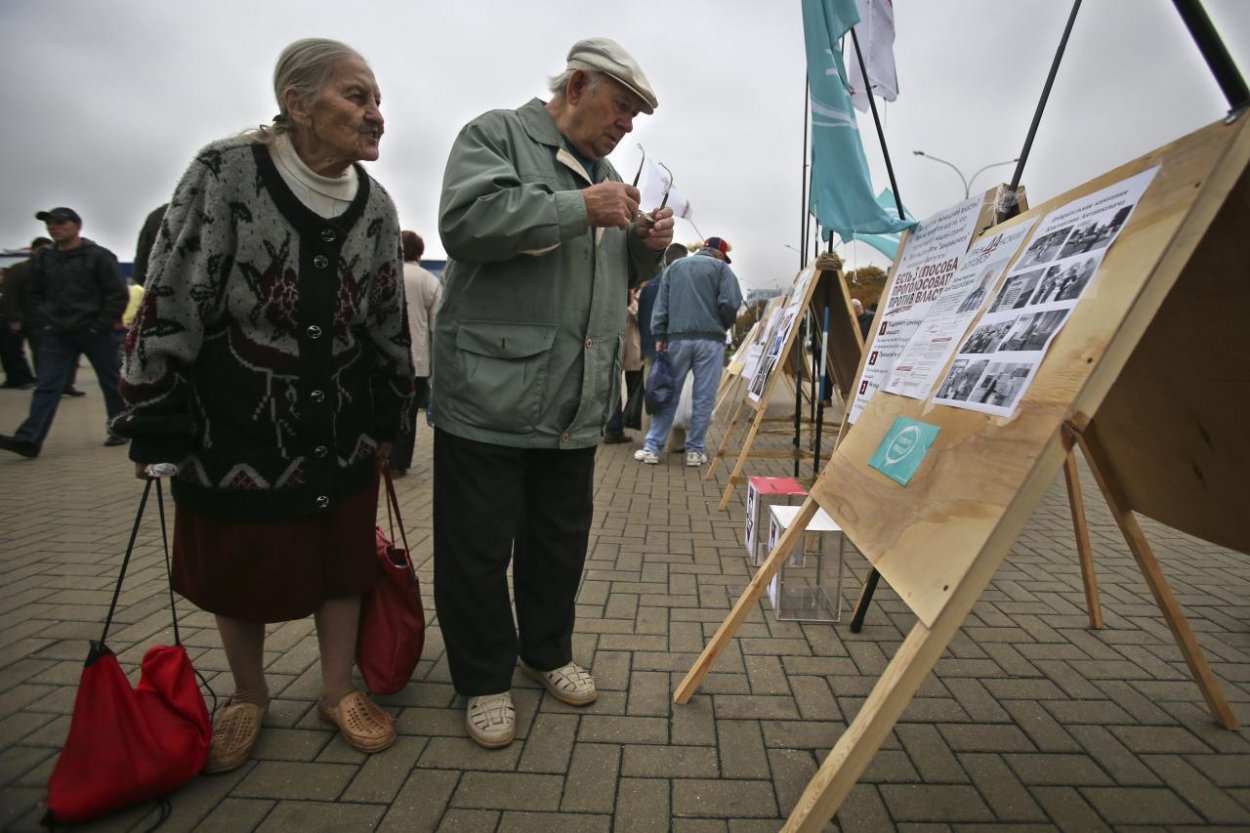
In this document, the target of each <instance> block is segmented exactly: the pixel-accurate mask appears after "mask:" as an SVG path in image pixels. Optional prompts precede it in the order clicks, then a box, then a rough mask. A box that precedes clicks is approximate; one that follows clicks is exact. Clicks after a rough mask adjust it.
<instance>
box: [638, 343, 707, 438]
mask: <svg viewBox="0 0 1250 833" xmlns="http://www.w3.org/2000/svg"><path fill="white" fill-rule="evenodd" d="M668 360H669V362H670V363H671V364H672V366H673V380H674V381H675V382H676V383H677V384H676V392H677V393H678V394H680V393H681V388H682V386H683V385H685V383H686V373H688V372H693V373H694V385H693V387H692V388H691V390H690V393H691V405H690V430H689V431H687V432H686V451H703V450H705V447H704V443H705V442H706V438H707V429H708V425H709V424H710V423H711V421H712V408H713V407H715V405H716V389H717V388H718V387H719V386H720V375H721V372H722V371H724V369H725V343H724V342H723V341H721V340H719V339H718V340H716V341H712V340H711V339H698V340H690V341H686V340H682V341H672V342H669V345H668ZM679 398H680V396H674V397H673V404H672V405H670V406H669V407H667V408H665V409H664V410H663V411H661V412H660V413H658V414H652V415H651V430H650V431H648V432H647V441H646V448H647V449H649V450H651V451H654V452H656V453H657V454H658V453H659V452H660V450H661V449H663V448H664V444H665V443H666V442H668V432H669V431H670V430H671V429H672V427H673V417H674V416H676V415H677V400H678V399H679Z"/></svg>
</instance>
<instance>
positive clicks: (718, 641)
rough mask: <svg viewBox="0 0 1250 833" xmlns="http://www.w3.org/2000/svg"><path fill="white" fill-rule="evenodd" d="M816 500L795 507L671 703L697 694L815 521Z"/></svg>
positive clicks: (679, 686) (688, 698) (682, 701)
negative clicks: (770, 548)
mask: <svg viewBox="0 0 1250 833" xmlns="http://www.w3.org/2000/svg"><path fill="white" fill-rule="evenodd" d="M816 509H817V506H816V500H815V499H814V498H812V497H808V498H807V500H805V501H803V505H802V506H800V507H799V512H798V514H797V515H795V516H794V520H793V521H791V522H790V525H789V526H788V527H786V531H785V532H784V533H782V535H781V539H780V540H779V541H778V542H777V546H776V547H774V548H773V551H772V552H770V553H769V554H768V557H767V558H765V559H764V563H763V564H761V565H760V568H759V570H758V571H756V573H755V577H754V578H752V579H751V583H750V584H748V585H747V587H746V589H745V590H743V591H742V595H741V596H739V597H738V601H737V602H735V603H734V606H733V609H732V610H730V611H729V615H728V616H726V617H725V621H723V622H721V626H720V627H719V628H717V629H716V633H715V634H714V635H713V636H712V640H711V641H710V642H708V644H707V647H706V648H704V649H703V653H701V654H699V658H698V659H697V660H695V663H694V665H692V666H691V667H690V670H689V671H687V672H686V676H685V677H683V678H682V681H681V683H680V684H678V686H677V692H676V693H675V694H674V695H673V702H674V703H686V702H688V701H689V700H690V698H691V697H692V696H693V695H694V693H695V691H696V690H698V688H699V685H700V684H701V683H702V682H703V678H704V677H706V676H707V673H708V672H709V671H711V670H712V665H713V664H714V663H715V662H716V659H717V657H719V656H720V655H721V653H722V652H723V651H724V650H725V648H726V646H727V645H728V644H729V640H730V639H732V638H733V635H734V634H735V633H737V632H738V628H739V627H741V625H742V621H743V620H744V619H746V618H747V615H748V614H749V613H750V612H751V608H752V607H753V606H754V605H755V603H756V602H757V601H759V598H760V596H762V595H764V591H765V590H766V589H767V588H768V583H769V582H770V581H772V580H773V576H775V575H776V574H777V571H778V570H780V569H781V565H782V563H783V562H785V560H786V559H787V558H789V557H790V551H791V550H793V549H794V545H795V543H797V542H798V540H799V539H800V538H801V537H802V535H803V533H804V532H805V531H806V530H807V525H808V524H809V523H810V522H811V520H812V518H814V517H816Z"/></svg>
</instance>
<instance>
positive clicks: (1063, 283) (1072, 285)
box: [1055, 257, 1099, 301]
mask: <svg viewBox="0 0 1250 833" xmlns="http://www.w3.org/2000/svg"><path fill="white" fill-rule="evenodd" d="M1098 263H1099V259H1098V258H1097V257H1087V258H1085V260H1084V261H1082V262H1081V263H1080V265H1079V266H1078V265H1077V264H1075V263H1074V264H1072V265H1071V266H1070V267H1068V268H1067V269H1065V270H1064V271H1063V275H1062V276H1060V280H1059V285H1058V290H1057V292H1056V293H1055V300H1056V301H1075V300H1076V299H1077V298H1080V297H1081V293H1082V292H1084V291H1085V286H1086V285H1087V284H1088V283H1089V279H1090V278H1092V277H1093V276H1094V272H1096V271H1098Z"/></svg>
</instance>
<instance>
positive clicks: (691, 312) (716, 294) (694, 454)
mask: <svg viewBox="0 0 1250 833" xmlns="http://www.w3.org/2000/svg"><path fill="white" fill-rule="evenodd" d="M741 306H742V290H741V288H740V287H739V286H738V278H737V276H736V275H734V273H733V270H732V269H730V268H729V244H728V243H726V242H725V241H724V240H722V239H721V238H719V237H709V238H707V239H706V240H704V241H703V246H702V248H700V249H699V251H697V252H695V256H694V257H687V258H683V259H681V260H678V261H675V262H674V263H673V264H671V265H670V266H669V267H668V268H667V269H665V270H664V274H663V275H661V276H660V291H659V294H658V295H657V296H656V299H655V309H654V310H653V311H652V313H651V332H652V333H653V334H654V335H655V349H656V350H658V351H659V352H661V353H663V352H667V353H668V356H669V362H670V363H671V364H672V368H673V378H674V379H675V380H677V381H678V383H679V385H678V387H680V383H681V382H682V381H683V380H684V379H685V378H686V373H687V372H690V373H693V374H694V382H693V384H692V385H691V389H690V393H691V400H690V430H689V431H688V432H687V433H686V465H687V466H694V467H697V466H701V465H703V464H704V463H706V462H707V452H706V451H705V448H706V446H705V445H704V444H705V442H706V441H707V429H708V425H709V423H710V422H711V421H712V409H713V408H714V407H715V405H716V388H717V387H718V386H719V385H720V377H721V371H722V370H724V368H725V330H727V329H728V328H729V327H731V326H732V325H733V323H734V321H735V320H737V318H738V308H739V307H741ZM676 414H677V402H676V401H674V402H673V403H672V404H671V405H669V407H668V408H666V409H664V410H663V411H661V412H659V413H657V414H652V415H651V428H650V430H648V431H647V439H646V441H645V443H644V444H643V446H642V448H640V449H638V450H637V451H635V452H634V459H635V460H637V461H639V462H640V463H650V464H651V465H656V464H658V463H659V462H660V450H661V449H663V448H664V444H665V443H667V442H668V432H669V430H670V429H671V428H672V427H673V417H674V416H675V415H676Z"/></svg>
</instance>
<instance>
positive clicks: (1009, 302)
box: [989, 267, 1053, 314]
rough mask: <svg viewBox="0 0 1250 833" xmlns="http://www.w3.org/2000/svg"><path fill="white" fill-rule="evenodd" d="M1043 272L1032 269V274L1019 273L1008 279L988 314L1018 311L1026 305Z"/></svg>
mask: <svg viewBox="0 0 1250 833" xmlns="http://www.w3.org/2000/svg"><path fill="white" fill-rule="evenodd" d="M1052 268H1053V267H1052ZM1043 271H1044V270H1042V269H1034V270H1033V271H1032V272H1021V273H1020V274H1017V275H1012V276H1011V277H1010V278H1008V279H1007V282H1006V283H1004V284H1003V288H1002V289H1000V290H999V292H998V297H996V298H995V299H994V303H993V304H991V305H990V309H989V311H990V313H991V314H993V313H996V312H998V311H999V310H1000V309H1001V310H1003V311H1004V312H1005V311H1007V310H1013V309H1020V307H1022V306H1024V305H1025V304H1027V303H1028V302H1029V297H1030V296H1031V295H1032V294H1033V289H1034V287H1036V286H1037V282H1038V281H1039V280H1041V277H1042V272H1043Z"/></svg>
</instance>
